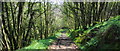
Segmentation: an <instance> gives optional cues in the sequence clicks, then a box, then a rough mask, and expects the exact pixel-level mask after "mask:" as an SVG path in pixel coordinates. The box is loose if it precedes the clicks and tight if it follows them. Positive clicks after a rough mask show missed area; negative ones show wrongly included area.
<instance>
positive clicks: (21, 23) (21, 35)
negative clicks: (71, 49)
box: [0, 2, 120, 51]
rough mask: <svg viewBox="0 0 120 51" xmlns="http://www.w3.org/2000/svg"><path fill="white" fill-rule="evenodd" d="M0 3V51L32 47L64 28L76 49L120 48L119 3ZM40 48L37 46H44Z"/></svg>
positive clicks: (54, 35)
mask: <svg viewBox="0 0 120 51" xmlns="http://www.w3.org/2000/svg"><path fill="white" fill-rule="evenodd" d="M0 5H1V10H2V12H1V13H0V14H1V18H0V19H1V23H0V26H1V30H0V32H1V35H2V38H1V39H0V41H1V46H2V48H1V50H17V49H34V48H37V46H35V47H33V46H34V45H33V44H36V41H39V42H38V43H43V42H47V41H48V40H49V39H52V38H51V37H53V38H55V37H56V35H59V34H60V33H58V32H63V31H67V32H66V34H67V35H68V37H70V38H71V39H72V41H73V42H74V43H75V44H76V45H77V46H78V47H79V49H80V50H85V51H86V50H93V48H94V49H96V50H98V49H99V50H100V49H104V48H105V49H111V48H112V47H113V48H112V49H120V46H119V45H120V16H119V15H120V2H63V3H61V4H52V3H51V2H2V3H1V4H0ZM57 33H58V34H57ZM115 38H117V39H115ZM42 40H45V41H42ZM52 40H53V41H55V39H52ZM34 41H35V43H34ZM32 42H33V43H32ZM48 43H51V42H48ZM99 44H100V45H99ZM39 45H40V44H39ZM39 45H38V46H39ZM43 45H46V44H45V43H44V44H43ZM49 45H50V44H49ZM29 47H30V48H29ZM41 47H42V45H41V46H39V48H38V49H47V48H41ZM45 47H48V45H46V46H45ZM96 47H97V48H96Z"/></svg>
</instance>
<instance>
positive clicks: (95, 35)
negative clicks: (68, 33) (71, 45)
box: [72, 16, 120, 51]
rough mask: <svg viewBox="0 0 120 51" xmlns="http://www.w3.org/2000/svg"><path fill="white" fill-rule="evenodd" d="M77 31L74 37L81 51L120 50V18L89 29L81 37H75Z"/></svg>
mask: <svg viewBox="0 0 120 51" xmlns="http://www.w3.org/2000/svg"><path fill="white" fill-rule="evenodd" d="M75 31H77V30H75ZM75 31H73V32H74V36H73V35H72V36H73V37H74V38H75V39H74V42H75V43H76V45H78V46H79V48H80V49H81V50H84V51H90V50H99V51H100V50H103V49H120V46H119V45H120V43H119V40H120V16H116V17H112V18H110V19H109V20H108V21H105V22H101V23H98V24H96V25H95V26H93V27H90V28H88V30H86V31H84V32H83V33H82V34H80V35H79V37H75V34H76V32H75ZM79 31H80V30H79Z"/></svg>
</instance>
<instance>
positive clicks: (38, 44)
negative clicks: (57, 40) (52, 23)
mask: <svg viewBox="0 0 120 51" xmlns="http://www.w3.org/2000/svg"><path fill="white" fill-rule="evenodd" d="M53 41H54V40H53V39H43V40H34V41H32V43H31V44H30V45H29V46H27V47H24V48H22V49H20V50H26V49H47V48H48V46H49V45H50V44H51V43H52V42H53ZM20 50H17V51H20Z"/></svg>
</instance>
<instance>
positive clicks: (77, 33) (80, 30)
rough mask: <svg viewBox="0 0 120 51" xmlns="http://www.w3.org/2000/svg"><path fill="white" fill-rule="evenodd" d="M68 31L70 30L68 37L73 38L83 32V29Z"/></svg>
mask: <svg viewBox="0 0 120 51" xmlns="http://www.w3.org/2000/svg"><path fill="white" fill-rule="evenodd" d="M70 31H71V34H70V37H71V38H72V39H75V37H77V36H79V35H80V34H81V33H82V32H83V29H78V30H70Z"/></svg>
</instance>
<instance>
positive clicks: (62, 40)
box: [48, 33, 78, 49]
mask: <svg viewBox="0 0 120 51" xmlns="http://www.w3.org/2000/svg"><path fill="white" fill-rule="evenodd" d="M48 49H78V47H77V46H76V45H75V43H74V42H73V41H72V40H71V39H70V38H69V37H68V36H67V35H66V33H62V34H61V36H60V37H58V38H57V39H56V41H55V42H53V43H52V45H50V46H49V47H48Z"/></svg>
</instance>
